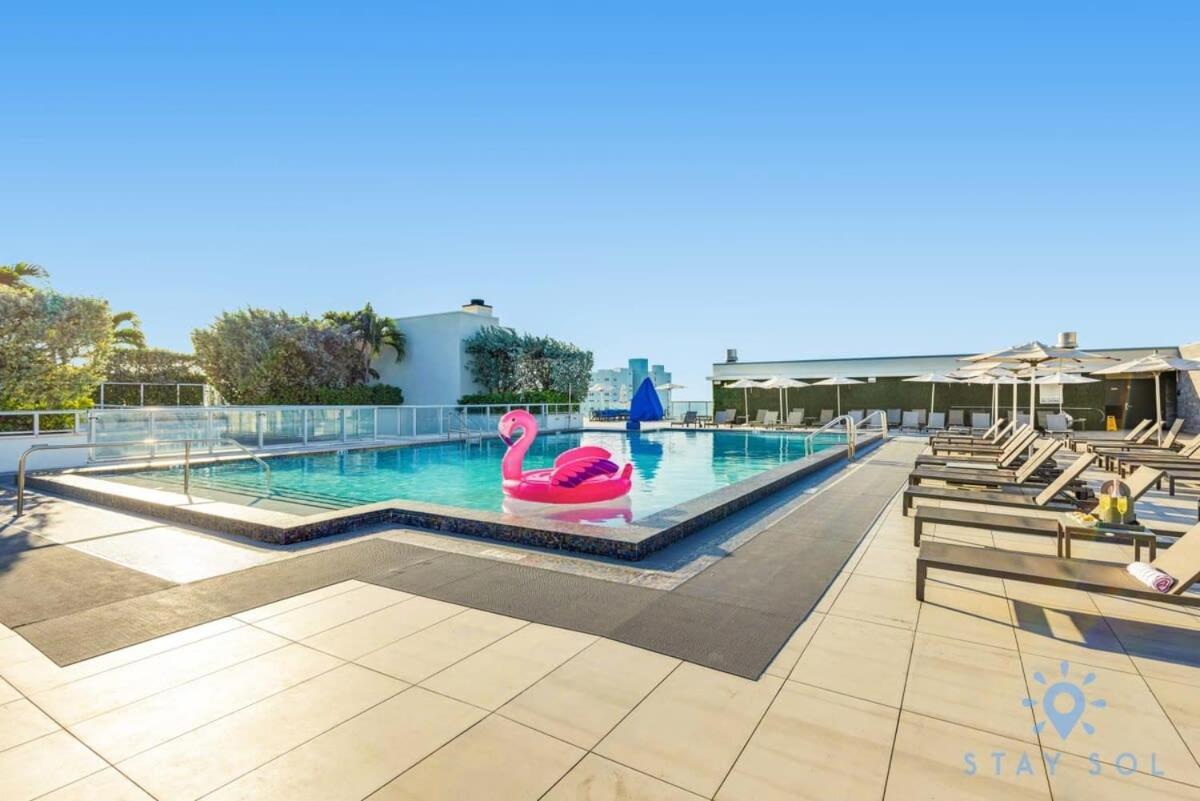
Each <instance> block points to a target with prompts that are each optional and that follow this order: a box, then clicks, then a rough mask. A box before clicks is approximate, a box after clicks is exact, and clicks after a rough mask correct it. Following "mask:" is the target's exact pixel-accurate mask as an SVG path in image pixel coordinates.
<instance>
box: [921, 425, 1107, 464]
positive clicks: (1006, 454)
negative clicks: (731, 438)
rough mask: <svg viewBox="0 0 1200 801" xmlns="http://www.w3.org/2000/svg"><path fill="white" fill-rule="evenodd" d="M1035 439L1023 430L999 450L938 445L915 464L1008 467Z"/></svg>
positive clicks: (1031, 430)
mask: <svg viewBox="0 0 1200 801" xmlns="http://www.w3.org/2000/svg"><path fill="white" fill-rule="evenodd" d="M1036 439H1037V432H1036V431H1034V430H1033V429H1032V428H1025V429H1022V430H1021V431H1019V432H1017V433H1016V434H1014V435H1013V436H1012V437H1011V438H1010V439H1009V440H1008V442H1006V443H1005V444H1004V446H1003V447H1002V448H1001V449H999V450H993V449H991V448H989V449H987V450H982V449H978V450H977V449H972V448H965V447H963V446H959V445H941V444H939V445H934V446H933V453H923V454H921V455H920V456H918V457H917V460H916V463H917V464H918V465H948V464H958V465H965V466H968V467H976V466H980V465H983V466H993V467H1010V466H1011V465H1012V463H1013V462H1015V461H1016V460H1017V459H1018V458H1019V457H1020V455H1021V454H1022V453H1024V452H1025V449H1026V448H1028V447H1029V446H1030V445H1032V444H1033V443H1034V440H1036ZM1092 455H1095V454H1092Z"/></svg>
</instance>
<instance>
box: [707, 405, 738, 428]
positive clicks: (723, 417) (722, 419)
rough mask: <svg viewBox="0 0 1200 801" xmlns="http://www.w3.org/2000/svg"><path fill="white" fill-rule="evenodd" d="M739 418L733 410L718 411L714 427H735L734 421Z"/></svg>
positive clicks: (713, 422) (714, 418)
mask: <svg viewBox="0 0 1200 801" xmlns="http://www.w3.org/2000/svg"><path fill="white" fill-rule="evenodd" d="M736 416H737V412H735V411H734V410H732V409H718V410H717V412H716V413H715V414H714V415H713V419H712V424H713V427H714V428H716V427H719V426H728V425H733V421H734V419H735V418H736Z"/></svg>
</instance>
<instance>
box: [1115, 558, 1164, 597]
mask: <svg viewBox="0 0 1200 801" xmlns="http://www.w3.org/2000/svg"><path fill="white" fill-rule="evenodd" d="M1125 569H1126V570H1128V571H1129V575H1131V576H1133V577H1134V578H1135V579H1137V580H1138V581H1140V582H1142V583H1143V584H1145V585H1146V586H1147V587H1149V588H1150V589H1152V590H1154V591H1155V592H1164V593H1165V592H1170V591H1171V588H1172V587H1174V586H1175V579H1173V578H1171V577H1170V576H1168V575H1167V574H1166V573H1164V572H1162V571H1161V570H1159V569H1158V568H1156V567H1154V566H1153V565H1150V564H1147V563H1145V562H1134V563H1133V564H1131V565H1130V566H1129V567H1127V568H1125Z"/></svg>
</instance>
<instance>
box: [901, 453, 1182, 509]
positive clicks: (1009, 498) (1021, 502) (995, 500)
mask: <svg viewBox="0 0 1200 801" xmlns="http://www.w3.org/2000/svg"><path fill="white" fill-rule="evenodd" d="M1095 461H1096V455H1095V454H1093V453H1085V454H1084V455H1082V456H1080V457H1079V458H1078V459H1076V460H1075V461H1074V462H1072V463H1071V464H1070V465H1069V466H1068V467H1067V468H1066V469H1065V470H1063V471H1062V473H1060V474H1059V475H1058V478H1056V479H1054V481H1052V482H1051V483H1049V484H1047V485H1046V486H1045V487H1043V488H1041V492H1039V493H1038V494H1037V495H1031V494H1029V493H1026V492H1019V491H1018V492H1004V491H993V492H976V491H974V490H962V489H952V488H950V487H905V489H904V497H903V499H902V505H901V510H902V512H903V514H904V516H905V517H908V513H909V510H911V509H912V507H913V501H915V500H917V499H918V498H921V499H925V500H932V501H954V502H961V503H982V504H988V505H991V506H1013V507H1016V508H1018V509H1052V510H1060V511H1068V512H1069V511H1072V510H1075V509H1078V508H1080V506H1081V504H1080V503H1079V502H1078V501H1076V500H1073V499H1067V498H1060V497H1059V496H1060V495H1061V494H1062V493H1063V492H1064V491H1066V490H1067V489H1068V488H1069V487H1070V486H1071V485H1072V484H1073V483H1074V482H1075V480H1076V479H1078V478H1079V477H1080V476H1082V475H1083V471H1085V470H1087V469H1088V468H1089V467H1091V466H1092V463H1093V462H1095ZM1154 472H1155V476H1154V478H1153V480H1151V481H1150V484H1154V483H1156V482H1157V481H1158V480H1159V479H1160V478H1162V474H1161V473H1157V471H1154ZM1135 478H1138V479H1142V478H1144V474H1142V475H1140V476H1136V477H1131V478H1130V480H1129V487H1130V494H1133V492H1134V480H1135ZM1148 488H1149V487H1147V489H1148ZM1142 492H1143V493H1144V492H1145V489H1143V490H1142Z"/></svg>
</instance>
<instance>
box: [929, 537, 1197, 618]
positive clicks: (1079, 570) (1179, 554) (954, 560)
mask: <svg viewBox="0 0 1200 801" xmlns="http://www.w3.org/2000/svg"><path fill="white" fill-rule="evenodd" d="M1150 566H1151V567H1153V568H1154V569H1155V570H1159V571H1161V572H1163V573H1166V574H1167V575H1168V576H1170V577H1171V578H1172V579H1174V584H1173V585H1172V586H1171V587H1170V589H1169V590H1167V591H1166V592H1159V591H1157V590H1155V589H1152V588H1151V587H1148V586H1147V585H1146V584H1144V583H1142V582H1141V581H1139V580H1138V579H1136V578H1134V577H1133V576H1132V575H1131V574H1130V572H1129V569H1128V567H1127V566H1125V565H1119V564H1112V563H1109V562H1097V561H1092V560H1088V559H1071V558H1064V557H1061V556H1044V555H1042V554H1032V553H1022V552H1015V551H1001V550H997V549H995V548H976V547H974V546H970V545H954V544H952V543H947V542H923V543H921V550H920V552H919V553H918V555H917V586H916V591H917V600H918V601H924V600H925V582H926V581H927V579H928V576H929V570H930V569H931V568H932V569H934V570H947V571H951V572H955V573H969V574H972V575H976V576H990V577H992V578H1001V579H1005V580H1011V581H1023V582H1028V583H1030V584H1043V585H1048V586H1052V587H1066V588H1069V589H1075V590H1082V591H1084V592H1096V593H1103V594H1105V595H1118V596H1123V597H1126V598H1137V599H1139V600H1146V601H1163V602H1165V603H1170V604H1181V605H1187V606H1200V595H1198V594H1196V593H1190V592H1188V590H1189V589H1190V588H1191V586H1192V585H1193V584H1195V583H1196V582H1197V581H1200V524H1196V525H1194V526H1192V527H1191V528H1190V529H1188V531H1187V532H1186V533H1184V534H1183V536H1181V537H1180V538H1179V539H1178V540H1176V541H1175V543H1174V544H1173V545H1172V546H1171V547H1170V548H1167V549H1165V550H1163V551H1160V552H1159V553H1158V555H1157V557H1156V558H1155V559H1154V560H1153V561H1152V562H1150Z"/></svg>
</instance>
